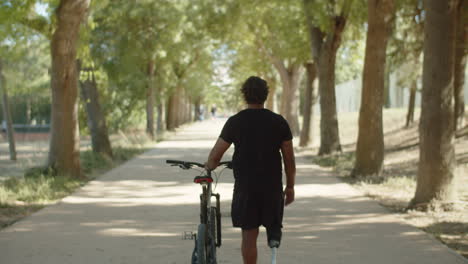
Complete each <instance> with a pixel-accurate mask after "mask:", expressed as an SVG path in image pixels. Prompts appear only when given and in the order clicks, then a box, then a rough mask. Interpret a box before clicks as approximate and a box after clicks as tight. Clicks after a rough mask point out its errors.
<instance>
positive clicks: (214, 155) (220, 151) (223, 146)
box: [205, 138, 231, 170]
mask: <svg viewBox="0 0 468 264" xmlns="http://www.w3.org/2000/svg"><path fill="white" fill-rule="evenodd" d="M229 146H231V143H228V142H226V141H224V139H222V138H218V140H217V141H216V143H215V145H214V147H213V149H211V151H210V155H209V156H208V161H207V162H206V163H205V168H207V169H209V170H214V169H216V167H218V164H219V161H220V160H221V158H222V157H223V155H224V152H226V150H227V149H228V148H229Z"/></svg>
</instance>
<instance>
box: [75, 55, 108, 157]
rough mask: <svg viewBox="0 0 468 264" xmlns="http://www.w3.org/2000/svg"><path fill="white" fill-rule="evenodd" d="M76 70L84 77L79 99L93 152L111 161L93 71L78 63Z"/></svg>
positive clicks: (105, 125)
mask: <svg viewBox="0 0 468 264" xmlns="http://www.w3.org/2000/svg"><path fill="white" fill-rule="evenodd" d="M78 69H79V72H80V73H82V75H83V77H84V80H80V88H81V89H80V90H81V99H82V100H83V102H84V103H85V108H86V114H87V116H86V117H87V121H88V122H87V123H88V129H89V132H90V134H91V146H92V149H93V151H94V152H96V153H101V154H104V155H106V156H107V157H108V158H110V159H112V158H113V153H112V147H111V143H110V140H109V133H108V130H107V124H106V118H105V115H104V112H103V111H102V108H101V104H100V100H99V92H98V89H97V82H96V78H95V75H94V69H93V68H82V67H81V63H80V62H78ZM80 75H81V74H80Z"/></svg>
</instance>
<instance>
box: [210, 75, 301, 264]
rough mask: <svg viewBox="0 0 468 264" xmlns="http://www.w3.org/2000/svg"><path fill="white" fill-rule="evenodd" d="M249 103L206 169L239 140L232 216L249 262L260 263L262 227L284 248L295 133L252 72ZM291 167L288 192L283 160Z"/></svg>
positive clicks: (227, 129) (291, 192)
mask: <svg viewBox="0 0 468 264" xmlns="http://www.w3.org/2000/svg"><path fill="white" fill-rule="evenodd" d="M241 91H242V94H243V96H244V99H245V101H246V103H247V108H246V109H244V110H242V111H240V112H239V113H237V114H236V115H234V116H232V117H230V118H229V119H228V120H227V122H226V124H225V125H224V127H223V130H222V132H221V135H220V136H219V138H218V140H217V141H216V144H215V146H214V147H213V149H212V150H211V152H210V155H209V157H208V161H207V162H206V168H207V169H208V170H212V169H214V168H216V167H217V165H218V163H219V161H220V160H221V158H222V156H223V154H224V153H225V152H226V150H227V149H228V148H229V146H230V145H231V144H232V143H234V147H235V148H234V155H233V158H232V161H233V169H234V178H235V184H234V194H233V198H232V208H231V217H232V223H233V226H234V227H240V228H241V229H242V257H243V259H244V264H252V263H256V262H257V237H258V232H259V227H260V226H261V225H263V226H264V227H266V229H267V237H268V244H269V245H270V247H279V244H280V241H281V228H282V227H283V225H282V222H283V209H284V205H289V204H290V203H292V202H293V201H294V183H295V175H296V165H295V160H294V149H293V144H292V134H291V130H290V128H289V125H288V123H287V122H286V120H285V119H284V118H283V117H282V116H281V115H278V114H275V113H273V112H271V111H270V110H268V109H265V108H264V103H265V100H266V98H267V96H268V85H267V83H266V81H264V80H263V79H261V78H259V77H255V76H252V77H249V78H248V79H247V80H246V81H245V82H244V84H243V85H242V88H241ZM281 158H282V160H283V162H284V166H285V171H286V187H285V188H284V191H283V181H282V162H281Z"/></svg>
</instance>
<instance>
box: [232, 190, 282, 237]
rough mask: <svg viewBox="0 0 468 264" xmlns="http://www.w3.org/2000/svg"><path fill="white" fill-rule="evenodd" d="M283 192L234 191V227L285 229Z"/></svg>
mask: <svg viewBox="0 0 468 264" xmlns="http://www.w3.org/2000/svg"><path fill="white" fill-rule="evenodd" d="M283 211H284V196H283V192H282V191H279V192H256V193H249V192H241V191H234V194H233V198H232V207H231V218H232V224H233V226H234V227H240V228H242V229H252V228H257V227H259V226H261V225H263V226H264V227H269V228H270V227H273V228H274V227H280V228H281V227H283V225H282V223H283Z"/></svg>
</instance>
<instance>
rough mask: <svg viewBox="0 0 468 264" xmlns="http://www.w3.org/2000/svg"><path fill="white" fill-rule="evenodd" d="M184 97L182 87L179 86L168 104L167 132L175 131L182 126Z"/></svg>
mask: <svg viewBox="0 0 468 264" xmlns="http://www.w3.org/2000/svg"><path fill="white" fill-rule="evenodd" d="M181 95H182V87H180V86H179V85H177V86H176V87H175V90H174V92H173V93H172V94H171V95H170V96H169V98H168V100H167V101H168V102H167V113H166V114H167V118H166V126H167V130H170V131H173V130H175V129H176V128H177V127H178V126H179V124H180V110H181V109H180V101H181Z"/></svg>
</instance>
